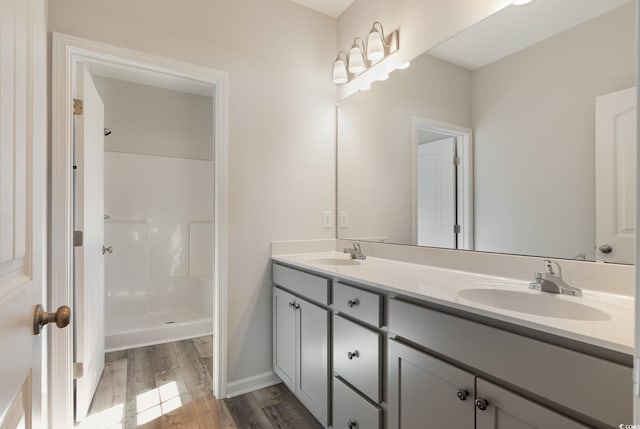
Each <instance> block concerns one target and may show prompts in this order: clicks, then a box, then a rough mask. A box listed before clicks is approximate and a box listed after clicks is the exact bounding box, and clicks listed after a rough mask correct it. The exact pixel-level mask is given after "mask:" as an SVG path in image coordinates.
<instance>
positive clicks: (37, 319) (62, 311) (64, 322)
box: [33, 304, 71, 335]
mask: <svg viewBox="0 0 640 429" xmlns="http://www.w3.org/2000/svg"><path fill="white" fill-rule="evenodd" d="M70 321H71V309H70V308H69V307H67V306H66V305H63V306H60V307H58V310H57V311H56V312H55V313H47V312H46V311H44V310H42V306H41V305H40V304H38V305H36V309H35V311H34V313H33V335H40V332H42V327H43V326H46V325H48V324H49V323H53V322H56V326H57V327H58V328H66V327H67V326H69V322H70Z"/></svg>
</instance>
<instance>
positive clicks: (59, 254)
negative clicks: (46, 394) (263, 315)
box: [50, 34, 227, 427]
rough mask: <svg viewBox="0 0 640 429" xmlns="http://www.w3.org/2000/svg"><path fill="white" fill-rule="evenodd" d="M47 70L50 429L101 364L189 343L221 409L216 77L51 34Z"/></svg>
mask: <svg viewBox="0 0 640 429" xmlns="http://www.w3.org/2000/svg"><path fill="white" fill-rule="evenodd" d="M53 65H54V69H53V91H52V92H53V94H52V95H53V106H54V107H53V118H52V128H53V129H52V139H53V146H52V176H51V178H52V207H51V218H52V225H51V231H52V237H51V238H52V240H51V242H52V249H51V253H50V254H51V267H52V281H51V299H52V302H53V303H54V304H55V302H58V301H60V302H64V301H66V302H73V303H74V305H73V309H72V310H73V313H74V319H73V327H74V329H73V330H72V332H73V335H70V334H68V335H60V336H59V338H54V339H53V340H52V348H51V356H50V361H51V369H52V371H51V374H52V382H51V389H52V390H55V391H56V392H61V393H63V394H62V395H52V397H51V398H52V399H51V400H52V404H51V409H52V410H53V415H52V418H53V422H54V423H59V424H60V426H65V427H70V426H71V425H72V424H73V421H74V420H78V421H81V420H83V419H84V418H85V416H86V415H87V413H88V411H89V407H90V405H91V401H92V399H93V400H95V399H94V393H95V391H96V388H97V386H98V381H99V380H100V377H101V375H102V374H103V370H104V367H105V352H110V354H109V356H111V357H110V358H109V359H111V360H113V356H119V354H122V353H123V351H124V350H139V349H141V348H142V349H144V348H145V347H147V348H149V347H159V345H160V344H179V342H180V341H184V340H186V339H192V338H198V340H197V341H196V340H194V341H195V343H193V344H198V345H199V346H200V348H208V347H210V348H211V349H212V350H211V352H207V351H205V350H199V351H200V356H204V357H206V359H203V360H202V362H205V363H206V366H207V367H208V366H211V368H207V371H206V372H208V373H209V374H210V375H211V376H212V378H213V383H212V384H211V387H210V388H211V389H212V391H213V394H214V395H215V396H217V397H224V396H226V368H225V357H226V350H225V348H226V338H225V323H224V322H225V319H226V312H225V310H226V283H225V279H226V219H227V217H226V206H227V204H226V201H227V194H226V162H227V161H226V160H227V141H226V135H227V134H226V132H227V131H226V129H227V123H226V108H227V100H226V79H227V78H226V74H225V73H222V72H218V71H215V70H210V69H206V68H203V67H199V66H195V65H191V64H186V63H181V62H178V61H174V60H169V59H164V58H159V57H155V56H150V55H147V54H143V53H139V52H135V51H131V50H127V49H122V48H117V47H113V46H109V45H105V44H101V43H97V42H93V41H89V40H85V39H79V38H75V37H71V36H66V35H61V34H54V37H53ZM72 237H73V239H71V238H72ZM207 339H208V340H207ZM154 345H158V346H154ZM176 347H177V346H175V345H173V346H170V347H169V349H171V350H174V349H176ZM165 348H167V347H165ZM167 350H168V349H167ZM118 353H119V354H118ZM135 353H138V352H135ZM135 353H134V354H135ZM107 365H108V366H109V362H107ZM116 366H117V365H116ZM108 369H109V370H112V369H113V368H111V367H109V368H108ZM74 379H75V380H74ZM74 409H75V415H74V413H73V410H74Z"/></svg>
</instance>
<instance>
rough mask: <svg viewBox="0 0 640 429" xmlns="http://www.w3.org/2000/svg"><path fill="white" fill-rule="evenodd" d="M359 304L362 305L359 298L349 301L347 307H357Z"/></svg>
mask: <svg viewBox="0 0 640 429" xmlns="http://www.w3.org/2000/svg"><path fill="white" fill-rule="evenodd" d="M358 304H360V301H358V298H356V299H350V300H349V301H347V307H349V308H353V307H357V306H358Z"/></svg>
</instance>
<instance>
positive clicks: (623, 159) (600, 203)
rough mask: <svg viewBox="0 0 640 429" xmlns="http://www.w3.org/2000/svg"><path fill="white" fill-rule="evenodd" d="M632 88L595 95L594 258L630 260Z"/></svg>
mask: <svg viewBox="0 0 640 429" xmlns="http://www.w3.org/2000/svg"><path fill="white" fill-rule="evenodd" d="M636 148H637V142H636V88H635V87H634V88H629V89H625V90H622V91H618V92H614V93H612V94H607V95H603V96H601V97H598V98H596V259H597V260H599V261H604V262H615V263H622V264H633V263H634V248H635V247H634V246H635V236H636V153H637V149H636Z"/></svg>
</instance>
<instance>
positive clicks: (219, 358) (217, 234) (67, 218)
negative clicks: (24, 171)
mask: <svg viewBox="0 0 640 429" xmlns="http://www.w3.org/2000/svg"><path fill="white" fill-rule="evenodd" d="M79 62H84V63H88V64H92V63H93V64H105V63H106V64H109V65H113V66H119V67H133V68H136V69H138V70H144V71H149V72H154V73H162V74H166V75H169V76H173V77H180V78H186V79H191V80H194V81H197V82H200V83H202V84H205V85H210V86H212V87H213V100H214V117H213V118H212V119H213V120H214V123H215V132H214V140H213V141H212V145H213V147H214V170H215V175H214V183H213V184H212V191H213V199H214V243H213V249H214V260H213V267H214V322H213V332H214V340H213V341H214V354H213V355H214V362H213V366H214V368H213V371H214V376H213V380H214V383H213V394H214V395H215V396H216V397H218V398H223V397H225V396H226V391H227V371H226V367H227V365H226V356H227V353H226V348H227V325H226V319H227V318H226V307H227V270H228V268H227V266H228V264H227V254H228V252H227V248H228V233H227V231H228V228H227V224H228V179H227V177H228V167H227V166H228V119H227V115H228V93H227V88H228V83H227V82H228V75H227V73H226V72H222V71H217V70H213V69H209V68H206V67H202V66H198V65H193V64H189V63H185V62H181V61H177V60H173V59H168V58H163V57H158V56H155V55H150V54H146V53H143V52H138V51H134V50H130V49H125V48H120V47H117V46H112V45H108V44H105V43H99V42H95V41H91V40H87V39H83V38H79V37H74V36H69V35H66V34H61V33H53V37H52V88H51V91H52V99H51V100H52V118H51V140H52V145H51V148H52V149H51V176H50V179H51V200H50V210H51V212H50V214H51V215H50V222H51V223H50V227H51V235H50V253H49V255H50V294H49V296H50V303H49V305H50V306H51V307H55V308H57V306H59V305H65V304H68V303H69V302H72V296H73V295H72V292H73V290H72V285H73V265H72V263H73V258H72V256H73V239H72V238H73V216H72V214H73V178H72V169H73V157H72V155H73V122H72V105H73V95H72V94H73V86H72V85H73V82H74V75H75V69H76V65H77V64H78V63H79ZM50 339H51V346H50V348H49V369H50V374H51V379H50V386H49V387H50V390H49V391H50V392H56V394H55V395H49V407H50V408H49V409H50V410H51V425H52V427H55V428H69V429H70V428H72V427H73V335H72V330H71V329H68V330H52V331H50Z"/></svg>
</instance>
